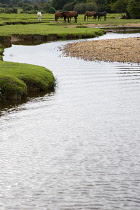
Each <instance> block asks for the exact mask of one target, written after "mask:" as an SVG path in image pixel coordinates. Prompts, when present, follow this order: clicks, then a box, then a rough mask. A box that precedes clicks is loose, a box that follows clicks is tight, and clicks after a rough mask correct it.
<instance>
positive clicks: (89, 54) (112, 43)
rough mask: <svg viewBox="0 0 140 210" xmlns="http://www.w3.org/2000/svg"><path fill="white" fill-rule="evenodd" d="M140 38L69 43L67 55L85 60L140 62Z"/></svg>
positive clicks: (66, 47) (65, 48)
mask: <svg viewBox="0 0 140 210" xmlns="http://www.w3.org/2000/svg"><path fill="white" fill-rule="evenodd" d="M139 46H140V38H139V37H136V38H123V39H110V40H94V41H82V42H78V43H70V44H67V45H66V46H65V47H64V49H63V51H64V53H65V54H66V56H71V57H78V58H82V59H84V60H90V61H91V60H92V61H94V60H99V61H108V62H132V63H133V62H134V63H140V56H139V55H140V47H139Z"/></svg>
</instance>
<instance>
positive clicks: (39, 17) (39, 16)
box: [37, 12, 42, 21]
mask: <svg viewBox="0 0 140 210" xmlns="http://www.w3.org/2000/svg"><path fill="white" fill-rule="evenodd" d="M37 16H38V21H41V17H42V13H41V12H38V13H37Z"/></svg>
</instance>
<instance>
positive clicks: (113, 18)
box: [0, 14, 140, 25]
mask: <svg viewBox="0 0 140 210" xmlns="http://www.w3.org/2000/svg"><path fill="white" fill-rule="evenodd" d="M121 16H122V15H121V14H107V19H106V21H104V20H103V18H102V21H98V20H93V19H92V18H89V20H88V21H84V14H79V15H78V22H77V23H74V20H73V19H72V22H71V24H75V25H79V24H88V23H90V24H91V23H93V24H99V22H100V24H103V23H106V24H107V25H108V24H110V25H118V24H121V25H125V24H127V23H140V19H129V20H127V19H119V18H120V17H121ZM7 22H9V23H10V22H15V23H16V22H23V23H26V22H32V23H33V22H37V23H38V20H37V15H36V14H0V25H3V24H7ZM41 22H42V23H46V24H54V25H56V24H62V25H66V24H67V23H63V19H59V23H56V22H55V21H54V14H43V16H42V21H41Z"/></svg>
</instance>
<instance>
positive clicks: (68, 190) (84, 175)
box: [0, 34, 140, 210]
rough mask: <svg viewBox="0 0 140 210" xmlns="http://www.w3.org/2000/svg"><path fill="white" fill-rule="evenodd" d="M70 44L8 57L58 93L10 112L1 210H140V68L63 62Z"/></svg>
mask: <svg viewBox="0 0 140 210" xmlns="http://www.w3.org/2000/svg"><path fill="white" fill-rule="evenodd" d="M109 36H111V38H112V37H115V35H114V34H106V35H105V36H103V38H107V37H108V38H109ZM116 36H117V38H118V36H119V35H117V34H116ZM123 36H124V35H123ZM65 43H66V42H52V43H47V44H42V45H38V46H32V47H31V46H16V45H14V46H12V48H9V49H6V51H5V57H4V59H5V60H10V61H11V59H12V61H17V62H25V63H32V64H36V65H42V66H45V67H47V68H49V69H50V70H52V71H53V73H54V75H55V77H56V78H57V88H56V90H55V92H54V93H51V94H50V95H45V96H39V97H37V98H35V97H33V98H31V99H29V100H28V101H27V103H23V104H20V105H18V106H15V107H14V108H13V109H12V108H11V109H10V111H9V112H8V111H7V110H3V112H2V116H1V120H0V128H1V138H0V148H1V150H0V165H1V171H0V188H1V192H0V208H1V209H5V210H9V209H10V210H15V209H17V210H23V209H27V210H32V209H36V210H80V209H83V210H89V209H98V210H112V209H113V210H116V209H123V210H132V209H135V210H137V209H140V198H139V195H140V186H139V185H140V178H139V174H140V164H139V160H140V153H139V151H140V143H139V139H140V130H139V125H140V112H139V110H140V105H139V104H140V99H139V94H140V66H139V65H137V64H125V63H106V62H93V61H83V60H80V59H76V58H69V57H63V56H62V54H61V52H60V51H59V50H58V46H62V45H63V44H65ZM11 53H12V54H13V56H12V58H11V57H10V54H11Z"/></svg>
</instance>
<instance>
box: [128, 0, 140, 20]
mask: <svg viewBox="0 0 140 210" xmlns="http://www.w3.org/2000/svg"><path fill="white" fill-rule="evenodd" d="M127 11H128V13H129V15H130V17H131V18H135V19H139V18H140V1H139V0H129V2H128V5H127Z"/></svg>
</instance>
